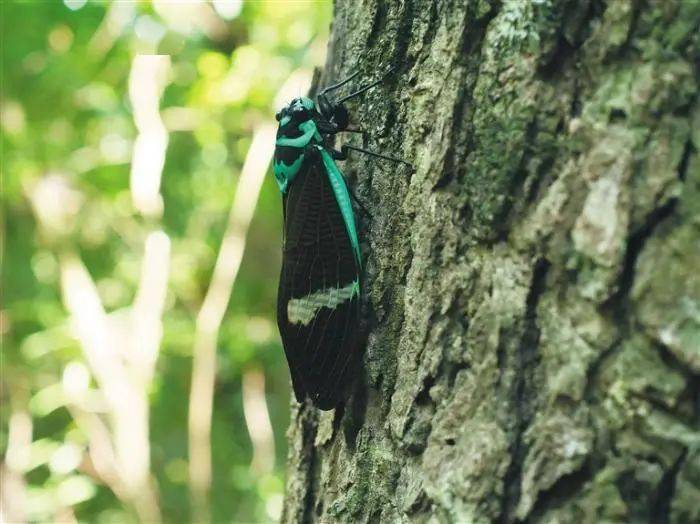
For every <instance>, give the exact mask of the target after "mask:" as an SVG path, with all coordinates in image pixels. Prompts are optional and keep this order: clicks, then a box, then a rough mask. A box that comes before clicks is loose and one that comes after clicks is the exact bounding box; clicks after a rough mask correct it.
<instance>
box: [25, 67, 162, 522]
mask: <svg viewBox="0 0 700 524" xmlns="http://www.w3.org/2000/svg"><path fill="white" fill-rule="evenodd" d="M169 67H170V59H169V57H166V56H144V55H142V56H137V57H136V58H135V59H134V61H133V64H132V70H131V74H130V77H129V93H130V96H131V103H132V107H133V108H134V120H135V122H136V126H137V128H138V129H139V136H138V138H137V140H136V143H135V145H134V153H133V159H132V170H131V191H132V200H133V202H134V206H135V207H136V208H137V210H139V211H140V212H141V213H142V214H143V215H146V216H159V215H160V214H161V213H162V209H163V203H162V198H161V195H160V179H161V172H162V168H163V163H164V159H165V151H166V147H167V131H166V130H165V127H164V126H163V123H162V121H161V119H160V115H159V112H158V108H159V100H160V96H161V95H162V92H163V89H164V87H165V82H166V78H167V73H168V70H169ZM56 177H57V176H54V179H56V180H58V181H59V182H62V181H63V179H62V178H61V177H58V178H56ZM54 179H51V178H50V177H46V180H54ZM54 185H56V183H54ZM45 186H46V183H42V182H40V183H39V184H37V185H36V186H35V188H34V191H32V194H31V199H32V203H33V204H34V209H35V213H36V215H37V218H38V219H39V222H40V224H41V227H42V229H43V230H44V231H45V232H47V233H48V234H49V235H51V236H54V237H58V236H59V235H62V234H65V232H66V231H67V230H68V228H69V226H70V224H71V219H72V216H71V214H75V212H77V211H76V210H71V209H68V210H66V209H65V208H63V207H60V208H56V209H54V208H51V207H48V208H47V207H46V206H45V205H44V204H45V202H44V201H45V200H47V199H46V198H42V193H41V191H40V190H41V189H42V188H44V187H45ZM58 187H63V186H61V185H60V184H59V186H58ZM66 187H68V186H67V184H66ZM77 201H78V200H77V199H76V202H77ZM46 209H49V210H51V211H52V212H50V213H48V212H47V211H46ZM57 224H58V225H59V226H58V227H57ZM59 258H60V262H59V266H60V276H61V293H62V297H63V301H64V303H65V306H66V309H67V310H68V312H69V314H70V316H71V320H72V325H73V328H74V330H75V334H76V337H77V338H78V340H79V342H80V346H81V348H82V351H83V354H84V356H85V359H86V361H87V363H88V365H89V366H90V369H91V371H92V374H93V375H94V376H95V379H96V381H97V384H98V386H99V387H100V390H101V392H102V393H103V395H104V397H105V400H106V403H107V407H108V415H109V418H110V424H109V430H107V426H105V425H104V424H102V422H101V420H100V418H99V416H98V415H97V414H95V413H90V412H89V411H88V412H85V409H84V408H83V411H80V410H79V409H78V404H76V405H75V406H74V407H75V409H73V410H71V412H72V413H73V415H74V416H75V419H76V423H77V424H78V425H79V426H81V427H82V429H83V430H84V431H85V432H86V434H87V436H88V438H89V440H90V457H91V459H92V462H93V466H94V467H95V470H96V472H97V474H98V475H99V476H100V477H101V478H103V479H104V481H105V482H106V483H107V484H108V485H109V486H110V487H111V488H112V489H113V490H114V492H115V494H116V495H117V496H118V497H120V498H122V499H127V500H128V501H129V502H130V503H131V504H132V505H133V507H134V508H135V510H136V512H137V514H138V516H139V519H140V520H141V521H144V522H159V521H160V510H159V507H158V501H157V496H156V492H155V490H154V488H153V486H152V484H151V478H150V442H149V405H148V390H149V388H150V384H151V380H152V377H153V371H154V366H155V362H156V360H157V356H158V351H159V348H160V342H161V337H162V331H163V327H162V320H161V318H162V314H163V309H164V305H165V297H166V292H167V283H168V274H169V263H170V239H169V238H168V236H167V235H166V234H165V233H164V232H163V231H160V230H155V231H151V232H150V233H149V234H148V235H147V236H146V240H145V245H144V255H143V261H142V267H141V276H140V279H139V286H138V289H137V291H136V299H135V301H134V304H133V305H132V307H131V311H130V315H128V316H127V317H126V321H125V322H124V321H122V322H120V321H119V319H120V317H119V316H114V315H107V313H106V312H105V310H104V306H103V304H102V301H101V299H100V296H99V294H98V291H97V286H96V285H95V282H94V281H93V279H92V277H91V276H90V274H89V272H88V270H87V268H86V267H85V265H84V264H83V262H82V260H81V259H80V258H79V257H78V255H77V254H76V253H74V252H72V251H66V252H64V253H63V254H62V255H61V256H60V257H59ZM65 386H66V384H64V387H65ZM69 386H70V384H69ZM69 389H70V387H69ZM66 393H67V394H68V393H69V391H67V392H66ZM110 432H111V434H110Z"/></svg>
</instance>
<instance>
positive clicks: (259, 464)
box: [243, 369, 275, 475]
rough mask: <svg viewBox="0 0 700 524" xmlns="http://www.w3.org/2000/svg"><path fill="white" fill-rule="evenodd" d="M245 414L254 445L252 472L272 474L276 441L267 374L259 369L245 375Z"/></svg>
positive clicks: (249, 371)
mask: <svg viewBox="0 0 700 524" xmlns="http://www.w3.org/2000/svg"><path fill="white" fill-rule="evenodd" d="M243 414H244V416H245V422H246V426H248V433H249V434H250V440H251V442H252V443H253V460H252V461H251V463H250V470H251V471H252V472H253V473H254V474H256V475H260V474H263V473H270V472H271V471H272V469H273V468H274V467H275V439H274V434H273V433H272V423H271V422H270V413H269V411H268V409H267V402H266V401H265V374H264V373H263V372H262V371H260V370H259V369H251V370H248V371H246V372H245V373H243Z"/></svg>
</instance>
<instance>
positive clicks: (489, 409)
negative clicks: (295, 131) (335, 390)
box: [283, 0, 700, 522]
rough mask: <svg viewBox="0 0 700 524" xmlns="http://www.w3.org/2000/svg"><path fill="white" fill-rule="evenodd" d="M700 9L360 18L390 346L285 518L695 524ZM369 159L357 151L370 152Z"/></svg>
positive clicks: (329, 70) (299, 450)
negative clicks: (388, 74)
mask: <svg viewBox="0 0 700 524" xmlns="http://www.w3.org/2000/svg"><path fill="white" fill-rule="evenodd" d="M699 26H700V2H698V1H695V0H638V1H632V0H631V1H622V0H620V1H617V0H609V1H607V2H606V1H603V0H570V1H567V0H531V1H529V2H527V1H525V0H511V1H508V0H502V1H487V0H468V1H467V0H463V1H454V2H443V1H434V0H406V1H404V2H385V1H382V0H378V1H377V0H363V1H358V0H342V1H339V2H338V3H337V5H336V6H335V17H334V22H333V31H332V38H331V45H330V50H329V59H328V64H327V67H326V70H325V73H324V75H323V81H324V82H326V83H327V82H329V81H331V80H337V79H340V78H343V77H345V76H346V75H347V74H348V73H349V72H351V71H353V70H355V69H356V68H358V69H360V70H361V71H362V73H363V76H364V77H366V78H370V77H374V76H376V74H377V72H378V71H384V70H386V69H387V68H388V66H389V65H390V64H397V65H399V70H398V72H397V74H396V75H395V76H394V77H393V78H391V79H389V80H388V81H387V82H386V83H385V84H384V86H383V87H380V88H377V89H375V90H373V91H371V92H370V93H368V94H367V96H366V97H365V98H364V99H362V100H361V101H358V102H352V103H351V104H350V106H351V110H352V114H353V117H354V120H355V122H357V123H359V124H360V125H362V126H363V127H364V128H366V129H367V130H368V131H369V133H370V137H369V138H368V139H367V140H366V142H365V145H366V146H367V147H370V148H372V149H375V150H378V151H384V152H387V153H393V154H397V155H401V156H403V157H405V158H407V159H409V160H411V161H412V162H413V163H414V164H415V166H416V169H417V170H416V172H415V173H414V174H413V175H411V174H410V173H408V172H407V171H406V170H404V169H403V168H397V167H395V166H393V165H391V164H387V163H379V162H376V161H374V160H371V159H366V158H358V157H356V158H354V159H352V160H350V161H348V162H347V163H346V164H345V165H344V171H345V172H346V174H347V175H348V176H349V178H350V179H351V180H353V184H354V187H355V191H356V192H357V194H358V195H359V197H360V199H361V200H362V201H363V202H364V203H365V205H366V206H367V207H368V208H369V210H370V212H371V214H372V220H363V230H364V231H365V241H366V242H365V243H366V246H365V247H366V252H367V278H366V286H367V295H368V302H369V304H370V312H369V313H368V318H369V324H370V326H369V327H370V331H369V340H368V344H367V350H366V354H365V359H364V363H365V365H364V369H363V371H362V374H361V377H360V378H359V380H358V384H357V385H356V387H355V389H354V393H353V396H352V399H351V401H350V403H349V404H348V405H347V406H346V408H345V410H344V412H343V413H338V412H336V413H334V412H329V413H320V412H317V411H315V410H313V409H312V408H311V407H310V406H306V405H305V406H297V405H294V406H293V408H292V410H293V417H292V425H291V427H290V430H289V438H290V454H289V464H288V472H287V475H288V481H287V494H286V502H285V512H284V516H283V520H284V521H285V522H308V521H321V522H336V521H339V522H347V521H360V522H380V521H381V522H408V521H418V522H421V521H430V522H491V521H499V522H514V521H526V520H527V521H532V522H582V521H583V522H599V521H635V522H636V521H654V522H669V521H670V522H693V521H694V522H698V521H700V504H698V500H700V431H699V424H700V393H699V390H700V278H699V277H698V271H699V269H698V268H700V156H699V155H698V150H699V149H700V100H699V98H698V93H699V92H700V88H699V87H698V85H699V84H700V66H699V65H698V64H699V63H700V36H699V35H700V27H699ZM351 140H352V141H355V140H358V139H357V138H354V139H351Z"/></svg>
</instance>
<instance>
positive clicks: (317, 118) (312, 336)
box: [274, 73, 406, 409]
mask: <svg viewBox="0 0 700 524" xmlns="http://www.w3.org/2000/svg"><path fill="white" fill-rule="evenodd" d="M355 76H357V73H355V74H354V75H352V76H351V77H349V78H347V79H345V80H343V81H342V82H339V83H338V84H335V85H332V86H329V87H327V88H325V89H323V90H322V91H321V92H320V93H319V95H318V96H317V99H316V102H314V101H313V100H311V99H310V98H307V97H301V98H296V99H294V100H292V101H291V102H290V103H289V105H287V106H286V107H285V108H283V109H282V110H281V111H280V112H278V113H277V116H276V117H277V121H278V122H279V128H278V131H277V141H276V148H275V162H274V174H275V179H276V180H277V183H278V185H279V188H280V191H281V192H282V203H283V210H284V211H283V212H284V239H283V258H282V272H281V275H280V283H279V291H278V296H277V324H278V326H279V330H280V335H281V337H282V343H283V345H284V351H285V354H286V356H287V362H288V363H289V370H290V373H291V375H292V385H293V387H294V393H295V395H296V398H297V400H298V401H299V402H303V401H304V398H306V397H309V398H311V400H312V402H313V403H314V405H315V406H317V407H318V408H320V409H332V408H334V407H336V406H337V405H338V404H339V403H340V402H341V401H342V400H343V398H344V395H345V392H346V390H347V387H348V385H349V384H350V382H351V380H350V379H351V377H352V376H353V375H354V374H353V370H354V369H355V367H356V364H357V362H358V361H359V358H360V357H361V355H362V350H363V348H362V347H361V341H362V337H361V333H360V327H359V326H360V323H359V321H360V299H361V297H360V294H361V282H360V279H361V274H362V256H361V252H360V241H359V237H358V227H357V221H356V220H355V213H354V210H353V206H352V200H351V195H352V193H351V192H350V191H349V189H348V186H347V184H346V182H345V178H344V177H343V174H342V173H341V172H340V170H339V169H338V167H337V166H336V164H335V160H344V159H345V158H347V154H348V152H349V151H357V152H361V153H365V154H369V155H372V156H375V157H379V158H383V159H386V160H391V161H395V162H401V163H406V162H404V161H403V160H398V159H395V158H391V157H387V156H384V155H380V154H377V153H373V152H371V151H367V150H365V149H362V148H358V147H353V146H350V145H344V146H343V147H341V149H340V150H336V149H334V148H333V147H332V141H333V136H334V135H335V134H337V133H340V132H344V131H345V132H348V131H354V130H351V129H349V128H348V123H349V118H348V111H347V109H346V107H345V102H346V101H347V100H349V99H350V98H353V97H355V96H357V95H359V94H360V93H363V92H365V91H366V90H368V89H370V88H371V87H374V86H375V85H377V84H378V83H379V82H381V81H382V80H383V78H382V79H380V80H378V81H376V82H374V83H372V84H369V85H367V86H364V87H362V88H360V89H358V90H357V91H355V92H353V93H351V94H349V95H347V96H345V97H344V98H342V99H340V100H338V101H335V102H334V101H332V100H331V99H330V97H329V93H330V92H332V91H334V90H336V89H338V88H340V87H342V86H343V85H345V84H347V83H348V82H350V81H351V80H352V79H353V78H354V77H355ZM355 201H356V200H355Z"/></svg>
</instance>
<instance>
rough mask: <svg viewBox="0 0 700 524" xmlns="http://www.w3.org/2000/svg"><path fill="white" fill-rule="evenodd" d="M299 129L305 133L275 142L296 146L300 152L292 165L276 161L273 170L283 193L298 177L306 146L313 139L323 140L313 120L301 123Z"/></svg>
mask: <svg viewBox="0 0 700 524" xmlns="http://www.w3.org/2000/svg"><path fill="white" fill-rule="evenodd" d="M285 118H287V117H285ZM282 122H284V118H283V119H282V121H281V122H280V126H282V125H284V124H283V123H282ZM299 130H300V131H302V132H303V133H304V134H303V135H301V136H298V137H296V138H288V137H281V138H278V139H277V141H276V142H275V144H277V145H278V146H287V147H295V148H298V149H299V154H298V156H297V158H296V160H294V162H292V164H291V165H287V164H285V163H284V162H275V163H274V166H273V171H274V173H275V180H277V185H278V186H279V188H280V191H281V192H282V194H284V193H286V192H287V187H288V186H289V184H290V183H291V182H292V180H294V177H296V175H297V173H298V172H299V169H300V168H301V165H302V164H303V162H304V148H305V147H306V146H307V145H308V144H309V143H310V142H311V141H312V140H313V141H315V142H319V143H320V142H321V141H322V139H321V135H320V134H319V133H318V129H316V124H315V123H314V121H313V120H306V121H304V122H302V123H300V124H299Z"/></svg>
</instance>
